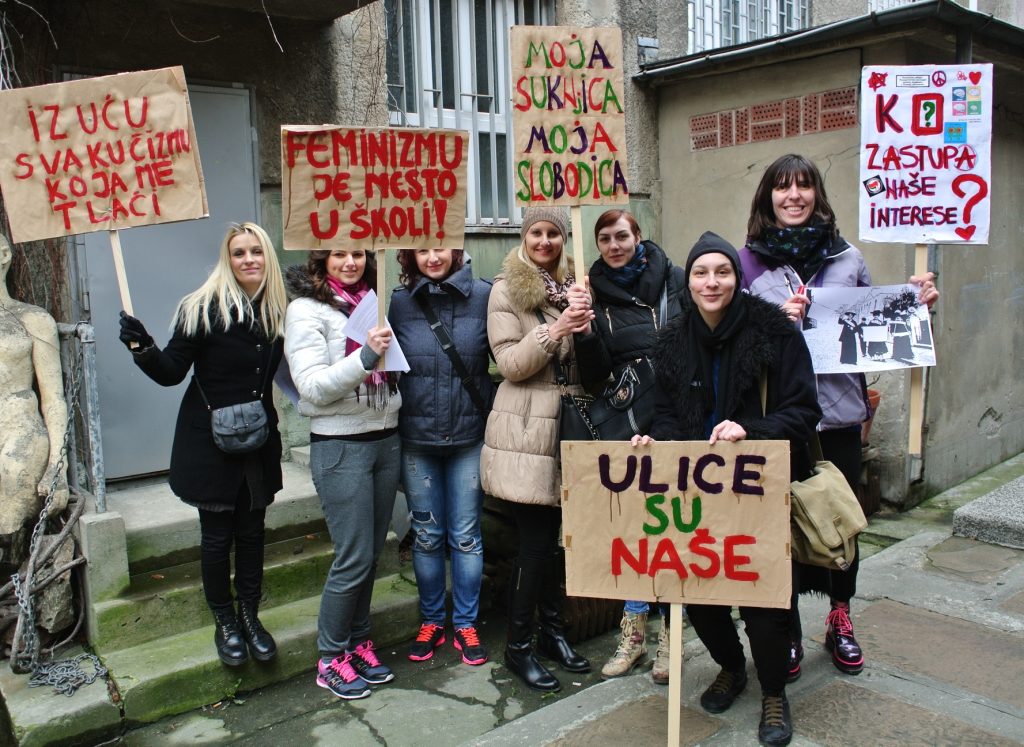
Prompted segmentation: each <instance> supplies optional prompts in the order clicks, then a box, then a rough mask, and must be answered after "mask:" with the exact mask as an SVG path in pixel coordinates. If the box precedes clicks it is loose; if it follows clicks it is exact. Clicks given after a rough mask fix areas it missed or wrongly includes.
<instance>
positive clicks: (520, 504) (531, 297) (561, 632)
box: [480, 208, 594, 691]
mask: <svg viewBox="0 0 1024 747" xmlns="http://www.w3.org/2000/svg"><path fill="white" fill-rule="evenodd" d="M521 235H522V239H523V241H522V243H521V244H520V245H519V246H518V247H516V248H514V249H513V250H512V251H510V252H509V254H508V256H507V257H505V262H504V264H503V265H502V270H501V272H500V273H499V274H498V276H497V277H496V278H494V287H493V288H492V289H491V296H490V300H489V302H488V305H487V338H488V340H489V342H490V345H491V350H492V351H493V352H494V359H495V361H496V362H497V364H498V370H499V371H501V374H502V376H504V381H502V383H501V385H500V386H499V387H498V393H497V395H496V396H495V399H494V406H493V408H492V410H491V413H490V415H489V416H488V418H487V428H486V431H485V433H484V447H483V451H482V452H481V455H480V477H481V480H482V482H483V488H484V491H485V492H486V493H489V494H490V495H493V496H496V497H497V498H500V499H502V500H504V501H507V502H508V507H509V509H510V512H511V513H512V516H513V517H514V518H515V522H516V526H517V527H518V530H519V553H518V557H517V559H516V564H515V567H514V568H513V571H512V577H511V579H510V581H509V585H510V587H511V589H510V593H509V611H508V645H507V646H506V648H505V664H506V665H507V666H508V668H509V670H510V671H512V672H513V673H515V674H516V675H517V676H519V677H520V678H521V679H522V680H523V682H525V683H526V685H527V686H528V687H531V688H533V689H534V690H542V691H556V690H558V689H560V687H561V685H560V684H559V682H558V679H556V678H555V676H554V675H553V674H552V673H551V672H550V671H549V670H548V669H547V668H546V667H545V666H544V665H543V664H541V663H540V661H538V659H537V656H536V654H537V653H540V654H541V655H542V656H545V657H546V658H548V659H551V660H554V661H555V662H557V663H558V664H560V665H561V667H562V668H563V669H565V670H567V671H569V672H588V671H590V662H589V661H587V660H586V659H585V658H583V657H582V656H580V655H579V654H577V653H576V652H575V651H574V650H573V648H572V646H570V645H569V643H568V641H566V639H565V629H564V621H563V618H562V589H561V584H562V572H563V562H564V558H563V556H562V553H561V550H560V548H559V546H558V538H559V533H560V529H561V524H562V509H561V506H560V505H559V491H558V485H559V481H560V476H559V463H558V446H559V441H558V416H559V405H560V402H561V396H560V394H561V392H560V389H559V385H558V384H557V383H556V380H555V367H554V363H555V362H557V363H559V364H560V366H561V369H562V371H563V372H564V373H565V376H566V379H567V380H568V386H567V388H568V390H569V391H571V392H573V393H575V394H579V393H581V392H582V391H583V390H582V387H580V385H579V375H578V372H577V367H576V356H575V353H574V350H573V333H575V332H588V331H589V330H590V320H591V319H593V316H594V315H593V312H592V311H591V309H590V296H589V294H588V293H587V292H586V290H585V289H584V288H583V287H582V286H580V285H578V284H577V283H576V280H575V277H574V275H573V267H572V263H571V262H570V261H569V260H568V258H567V257H566V253H565V244H566V240H567V238H568V215H567V213H566V211H565V210H559V209H554V208H528V209H527V210H526V211H525V212H524V214H523V228H522V231H521ZM535 610H536V611H537V612H538V617H539V620H540V635H539V637H538V639H537V646H536V649H535V648H534V645H533V632H534V631H533V618H534V611H535Z"/></svg>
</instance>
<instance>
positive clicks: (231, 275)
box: [120, 223, 286, 666]
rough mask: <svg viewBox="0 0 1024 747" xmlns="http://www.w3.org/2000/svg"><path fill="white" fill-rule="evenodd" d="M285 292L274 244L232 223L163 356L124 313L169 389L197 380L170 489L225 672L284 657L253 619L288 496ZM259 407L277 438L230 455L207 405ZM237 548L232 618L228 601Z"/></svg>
mask: <svg viewBox="0 0 1024 747" xmlns="http://www.w3.org/2000/svg"><path fill="white" fill-rule="evenodd" d="M285 305H286V295H285V290H284V281H283V280H282V277H281V268H280V265H279V264H278V261H277V255H276V254H275V253H274V246H273V243H272V242H271V241H270V237H268V236H267V234H266V232H265V231H264V230H263V229H262V228H260V227H259V226H258V225H256V224H255V223H242V224H239V225H232V226H231V227H230V228H229V229H228V231H227V234H226V235H225V236H224V240H223V242H222V243H221V247H220V254H219V257H218V260H217V264H216V265H215V266H214V268H213V271H212V272H211V273H210V276H209V277H208V278H207V279H206V282H205V283H203V284H202V285H201V286H200V287H199V288H198V289H197V290H195V291H193V292H192V293H190V294H188V295H187V296H185V297H184V298H183V299H181V301H180V302H179V304H178V308H177V311H176V312H175V314H174V321H173V323H172V330H173V335H172V337H171V340H170V342H168V343H167V346H166V347H165V348H164V349H163V350H161V349H160V348H159V347H157V346H156V344H155V342H154V340H153V337H152V336H151V335H150V334H149V333H148V332H147V331H146V328H145V327H144V326H143V324H142V322H140V321H139V320H138V319H136V318H135V317H132V316H128V315H127V314H125V313H124V312H123V311H122V312H121V334H120V339H121V342H123V343H124V344H125V345H127V346H128V349H129V350H131V353H132V359H133V360H134V361H135V365H137V366H138V367H139V368H140V369H142V371H143V372H144V373H145V374H146V375H147V376H149V378H151V379H153V381H155V382H156V383H158V384H160V385H162V386H174V385H176V384H178V383H180V382H181V381H182V380H183V379H184V378H185V376H186V375H187V374H188V372H189V370H192V371H193V376H192V381H191V382H190V383H189V385H188V388H187V389H186V390H185V394H184V396H183V397H182V400H181V406H180V408H179V409H178V421H177V425H176V426H175V430H174V444H173V446H172V448H171V471H170V486H171V490H172V491H174V494H175V495H177V496H178V497H179V498H181V500H182V501H184V502H185V503H187V504H188V505H190V506H194V507H196V508H197V509H199V528H200V534H201V545H200V552H201V555H200V558H201V566H202V577H203V593H204V594H205V596H206V601H207V604H209V606H210V609H211V610H212V612H213V616H214V619H215V621H216V629H215V632H214V643H215V645H216V647H217V654H218V656H219V657H220V660H221V661H222V662H223V663H224V664H226V665H228V666H238V665H240V664H242V663H244V662H245V661H246V660H247V659H248V658H249V654H250V653H251V654H252V656H253V658H255V659H257V660H258V661H270V660H271V659H273V658H274V656H275V655H276V654H277V646H276V644H275V643H274V639H273V637H272V636H271V635H270V633H268V632H267V631H266V629H265V628H264V627H263V625H262V623H261V622H260V620H259V617H258V616H257V612H258V610H259V603H260V598H261V596H262V593H263V538H264V531H263V524H264V518H265V516H266V510H267V506H269V505H270V504H271V503H272V502H273V500H274V494H275V493H276V492H277V491H278V490H280V489H281V436H280V434H279V433H278V430H277V412H276V411H275V410H274V401H273V394H272V387H273V383H272V381H271V380H272V378H273V374H274V371H275V370H276V369H277V366H278V363H280V361H281V356H282V355H283V352H284V350H283V345H282V343H281V338H282V336H283V334H284V313H285ZM253 400H260V401H261V402H262V403H263V408H264V410H265V411H266V413H267V423H268V428H269V433H268V436H267V439H266V441H265V442H264V443H263V445H262V446H260V447H259V448H257V449H256V450H254V451H250V452H248V453H244V454H229V453H227V452H224V451H222V450H221V449H220V448H219V447H218V446H217V444H216V443H215V442H214V439H213V433H212V429H211V424H210V410H211V409H216V408H220V407H226V406H228V405H235V404H242V403H246V402H251V401H253ZM232 544H233V545H234V548H235V577H234V587H235V596H236V597H237V601H238V612H237V615H236V612H235V607H234V603H233V600H232V595H231V547H232Z"/></svg>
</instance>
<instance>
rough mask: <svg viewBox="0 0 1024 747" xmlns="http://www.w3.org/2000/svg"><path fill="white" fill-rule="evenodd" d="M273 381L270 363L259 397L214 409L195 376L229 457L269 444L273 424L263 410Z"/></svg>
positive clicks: (215, 437)
mask: <svg viewBox="0 0 1024 747" xmlns="http://www.w3.org/2000/svg"><path fill="white" fill-rule="evenodd" d="M276 344H277V341H276V340H275V341H274V342H273V343H271V347H270V360H273V358H274V345H276ZM269 378H270V363H269V361H268V363H267V369H266V371H264V373H263V384H262V385H261V386H260V398H259V399H255V400H253V401H252V402H241V403H239V404H237V405H227V406H226V407H218V408H217V409H213V408H212V407H211V406H210V401H209V400H208V399H207V398H206V392H204V391H203V387H202V385H201V384H200V383H199V377H198V376H197V375H196V374H192V379H193V380H194V381H195V382H196V388H197V389H198V390H199V396H200V397H202V398H203V403H204V404H205V405H206V409H207V411H209V413H210V430H211V432H212V433H213V442H214V443H215V444H216V445H217V448H218V449H220V450H221V451H223V452H224V453H226V454H248V453H250V452H252V451H256V450H257V449H259V448H260V447H261V446H263V444H265V443H266V442H267V437H268V436H269V435H270V424H269V422H268V421H267V410H266V408H265V407H263V399H262V397H263V390H264V389H266V388H267V379H269Z"/></svg>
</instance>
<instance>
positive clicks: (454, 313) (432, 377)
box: [388, 249, 494, 665]
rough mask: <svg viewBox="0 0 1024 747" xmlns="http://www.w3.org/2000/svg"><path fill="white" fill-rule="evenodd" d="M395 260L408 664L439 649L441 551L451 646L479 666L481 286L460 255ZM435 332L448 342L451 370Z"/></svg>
mask: <svg viewBox="0 0 1024 747" xmlns="http://www.w3.org/2000/svg"><path fill="white" fill-rule="evenodd" d="M398 261H399V264H401V266H402V274H401V276H400V280H401V282H402V287H400V288H397V289H396V290H395V292H394V294H393V295H392V296H391V307H390V310H389V312H388V319H389V320H390V321H391V325H392V327H393V329H394V332H395V335H396V336H397V338H398V341H399V344H400V345H401V347H402V351H403V352H404V353H405V356H406V358H407V359H408V361H409V372H408V373H406V374H403V376H402V378H401V379H400V381H399V384H398V386H399V389H400V391H401V393H402V402H403V404H402V409H401V411H400V413H399V417H398V429H399V433H400V435H401V437H402V484H403V486H404V488H405V496H406V499H407V500H408V502H409V516H410V519H411V521H412V527H413V529H414V530H415V532H416V541H415V543H414V544H413V570H414V571H415V573H416V585H417V586H418V587H419V593H420V617H421V625H420V630H419V634H418V635H417V636H416V640H415V641H414V642H413V645H412V648H411V649H410V651H409V658H410V659H412V660H413V661H425V660H427V659H429V658H430V657H431V656H433V655H434V649H435V648H437V647H438V646H440V645H441V644H443V643H444V641H445V544H446V543H447V546H448V549H449V551H450V554H451V564H452V570H451V575H452V604H453V610H452V624H453V627H454V640H453V644H454V646H455V648H457V649H459V650H460V651H461V652H462V660H463V661H464V662H465V663H466V664H472V665H479V664H483V663H484V662H486V661H487V650H486V649H485V648H484V646H483V645H482V644H481V642H480V638H479V636H478V635H477V630H476V626H477V615H478V613H479V609H480V579H481V577H482V575H483V542H482V540H481V536H480V509H481V505H482V503H483V491H482V489H481V487H480V449H481V446H482V445H483V438H484V426H485V424H486V422H487V411H488V410H489V409H490V405H491V400H492V399H493V398H494V385H493V383H492V382H491V378H490V376H489V375H488V371H487V368H488V345H487V299H488V297H489V295H490V290H491V286H490V284H489V283H486V282H484V281H483V280H474V278H473V273H472V270H471V269H470V266H469V262H464V255H463V251H462V250H461V249H454V250H453V249H415V250H413V249H403V250H401V251H400V252H399V253H398ZM428 317H431V318H430V319H429V320H428ZM437 332H440V333H441V335H442V339H445V338H447V339H449V340H450V341H451V343H452V348H451V350H454V352H455V354H456V355H457V357H458V359H459V360H460V361H461V366H459V365H457V363H456V361H453V360H452V358H451V357H450V355H451V352H450V351H449V352H446V351H445V350H444V349H442V347H441V341H440V340H439V339H438V337H437V336H436V334H437ZM460 367H461V368H462V371H461V372H460V371H459V368H460Z"/></svg>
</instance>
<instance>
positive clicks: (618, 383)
mask: <svg viewBox="0 0 1024 747" xmlns="http://www.w3.org/2000/svg"><path fill="white" fill-rule="evenodd" d="M658 307H659V308H658V325H657V328H658V329H660V328H661V327H664V326H665V321H666V319H667V317H668V283H667V282H666V283H664V284H663V285H662V287H661V299H660V301H659V304H658ZM609 321H610V320H609ZM655 395H656V386H655V376H654V365H653V364H652V363H651V360H650V358H648V357H647V356H644V357H643V358H637V359H636V360H634V361H630V362H628V363H626V364H625V365H623V366H622V367H621V368H620V369H619V370H618V373H617V374H615V376H614V380H613V381H612V383H611V384H609V385H608V386H607V387H605V390H604V392H603V393H602V394H601V396H600V397H597V398H596V399H595V400H594V402H593V403H592V404H591V405H590V410H589V415H590V422H591V423H592V424H593V426H594V430H595V431H596V433H597V438H598V439H600V440H601V441H628V440H629V439H631V438H632V437H633V436H638V435H639V436H642V435H644V434H645V433H647V432H648V431H649V430H650V428H651V423H653V422H654V400H655Z"/></svg>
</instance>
